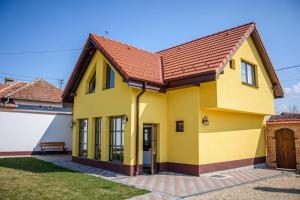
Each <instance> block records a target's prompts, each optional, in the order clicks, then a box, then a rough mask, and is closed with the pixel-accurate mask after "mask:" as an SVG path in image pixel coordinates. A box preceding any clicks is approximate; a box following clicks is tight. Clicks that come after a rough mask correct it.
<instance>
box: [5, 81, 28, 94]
mask: <svg viewBox="0 0 300 200" xmlns="http://www.w3.org/2000/svg"><path fill="white" fill-rule="evenodd" d="M18 83H26V82H22V81H16V82H14V83H12V84H10V85H8V86H7V87H5V88H2V89H1V90H0V93H1V92H3V91H5V90H7V89H8V88H11V87H12V86H14V85H16V84H18Z"/></svg>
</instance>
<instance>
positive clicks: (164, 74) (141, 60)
mask: <svg viewBox="0 0 300 200" xmlns="http://www.w3.org/2000/svg"><path fill="white" fill-rule="evenodd" d="M249 36H251V37H252V39H253V41H254V44H255V46H256V48H257V51H258V52H259V55H260V57H261V58H262V61H263V64H264V66H265V67H266V71H267V73H268V76H269V77H270V80H271V82H272V84H273V90H274V94H275V97H283V94H284V93H283V89H282V87H281V85H280V83H279V80H278V77H277V75H276V73H275V71H274V68H273V66H272V63H271V61H270V59H269V57H268V54H267V52H266V50H265V48H264V46H263V43H262V41H261V38H260V36H259V34H258V32H257V30H256V25H255V23H249V24H245V25H242V26H238V27H235V28H232V29H228V30H225V31H222V32H219V33H215V34H212V35H209V36H206V37H202V38H199V39H196V40H193V41H190V42H187V43H184V44H181V45H177V46H175V47H171V48H168V49H165V50H162V51H159V52H157V53H151V52H148V51H144V50H141V49H138V48H136V47H132V46H129V45H127V44H123V43H120V42H117V41H114V40H111V39H108V38H105V37H102V36H98V35H96V34H90V35H89V38H88V40H87V42H86V44H85V46H84V48H83V50H82V53H81V55H80V57H79V59H78V61H77V63H76V66H75V68H74V70H73V72H72V75H71V77H70V79H69V81H68V83H67V86H66V88H65V90H64V93H63V96H62V97H63V99H64V101H68V102H71V101H72V100H73V97H72V94H74V93H75V91H76V88H77V86H78V84H79V82H80V80H81V78H82V76H83V74H84V72H85V70H86V68H87V65H88V63H89V62H90V61H91V58H92V56H93V54H94V53H95V50H96V49H98V50H99V51H100V52H101V53H102V54H103V55H104V57H105V58H106V59H107V61H108V62H109V63H110V64H111V65H112V66H113V67H114V68H115V69H116V70H117V71H118V72H119V73H120V75H121V76H122V77H123V79H124V81H126V82H128V83H129V81H130V80H135V81H140V82H141V83H140V84H137V83H135V85H139V87H143V85H144V84H143V83H144V82H147V83H151V84H154V85H158V86H159V87H164V88H169V87H177V86H181V85H187V84H199V83H201V82H206V81H213V80H215V79H216V78H217V77H218V76H219V74H220V73H222V71H223V69H224V67H225V66H226V64H227V63H228V62H229V61H230V59H231V57H232V56H233V55H234V53H235V52H236V51H237V50H238V49H239V48H240V47H241V45H242V44H243V42H244V41H245V40H246V39H247V38H248V37H249ZM129 85H130V83H129Z"/></svg>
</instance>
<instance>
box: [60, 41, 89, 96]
mask: <svg viewBox="0 0 300 200" xmlns="http://www.w3.org/2000/svg"><path fill="white" fill-rule="evenodd" d="M90 40H91V39H90V36H89V37H88V39H87V40H86V42H85V44H84V46H83V48H82V50H81V53H80V56H79V58H78V60H77V62H76V64H75V67H74V69H73V71H72V73H71V75H70V77H69V79H68V82H67V85H66V87H65V89H64V91H63V93H62V95H61V97H62V98H63V100H65V99H66V98H67V96H68V93H69V92H70V91H69V90H70V89H71V88H70V87H71V85H72V84H73V83H74V81H75V80H74V79H75V75H76V73H77V72H78V70H79V66H80V64H81V62H82V59H83V57H84V55H85V54H87V53H88V52H89V50H90V48H88V46H89V44H90Z"/></svg>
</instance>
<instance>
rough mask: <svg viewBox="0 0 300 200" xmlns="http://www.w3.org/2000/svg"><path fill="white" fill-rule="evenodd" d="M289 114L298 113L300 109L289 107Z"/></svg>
mask: <svg viewBox="0 0 300 200" xmlns="http://www.w3.org/2000/svg"><path fill="white" fill-rule="evenodd" d="M288 110H289V112H290V113H298V108H297V106H296V105H294V104H293V105H289V108H288Z"/></svg>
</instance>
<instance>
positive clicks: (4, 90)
mask: <svg viewBox="0 0 300 200" xmlns="http://www.w3.org/2000/svg"><path fill="white" fill-rule="evenodd" d="M26 84H27V83H26V82H21V81H18V82H15V83H11V84H9V85H7V86H6V87H4V88H2V89H1V90H0V98H2V97H5V96H7V95H8V94H9V93H11V92H13V91H16V90H18V89H19V88H21V87H23V86H24V85H26Z"/></svg>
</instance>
